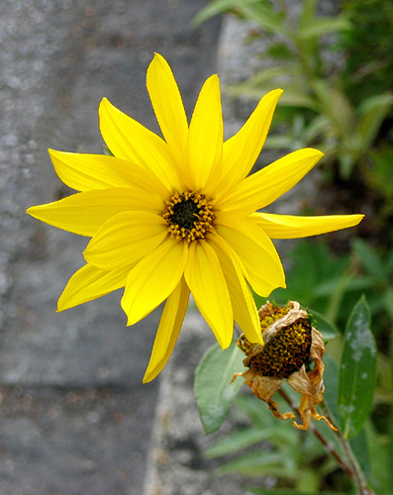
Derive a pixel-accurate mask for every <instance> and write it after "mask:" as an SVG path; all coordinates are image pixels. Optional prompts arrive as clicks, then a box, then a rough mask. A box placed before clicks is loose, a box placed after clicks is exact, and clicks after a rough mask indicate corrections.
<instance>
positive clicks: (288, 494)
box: [249, 486, 348, 495]
mask: <svg viewBox="0 0 393 495" xmlns="http://www.w3.org/2000/svg"><path fill="white" fill-rule="evenodd" d="M249 490H250V491H251V492H252V493H255V495H333V492H320V491H318V492H309V491H307V492H304V491H303V492H299V491H298V490H285V489H284V490H270V489H268V488H255V487H251V486H250V487H249ZM334 495H348V493H344V492H334Z"/></svg>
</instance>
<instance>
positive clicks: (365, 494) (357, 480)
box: [320, 402, 376, 495]
mask: <svg viewBox="0 0 393 495" xmlns="http://www.w3.org/2000/svg"><path fill="white" fill-rule="evenodd" d="M320 408H321V410H322V412H323V414H324V415H325V416H326V417H327V418H329V419H330V413H329V410H328V408H327V407H326V405H325V403H324V402H322V403H321V404H320ZM335 435H336V438H337V442H338V444H339V445H340V447H341V450H342V451H343V453H344V454H345V457H346V458H347V461H348V464H349V468H350V470H351V472H352V475H351V479H352V481H353V483H354V485H355V487H356V491H357V493H358V495H376V494H375V492H374V491H373V490H371V488H370V487H369V486H368V485H367V480H366V478H365V476H364V474H363V471H362V470H361V468H360V466H359V463H358V461H357V459H356V456H355V454H354V453H353V451H352V448H351V445H350V443H349V442H348V440H346V439H345V438H344V437H343V436H342V434H341V431H340V430H338V431H337V432H335Z"/></svg>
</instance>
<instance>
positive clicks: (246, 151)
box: [222, 89, 283, 190]
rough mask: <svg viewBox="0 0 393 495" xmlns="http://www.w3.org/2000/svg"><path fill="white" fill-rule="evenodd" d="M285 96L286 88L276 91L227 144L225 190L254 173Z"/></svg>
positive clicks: (225, 145) (225, 148)
mask: <svg viewBox="0 0 393 495" xmlns="http://www.w3.org/2000/svg"><path fill="white" fill-rule="evenodd" d="M282 93H283V91H282V89H275V90H274V91H270V92H269V93H268V94H267V95H265V96H264V97H263V98H262V99H261V101H260V102H259V103H258V106H257V107H256V109H255V110H254V111H253V113H252V114H251V115H250V117H249V119H248V120H247V122H246V123H245V124H244V125H243V127H242V128H241V129H240V131H239V132H237V133H236V134H235V135H234V136H232V137H231V138H230V139H228V140H227V141H225V143H224V159H223V167H224V173H223V177H222V183H223V187H224V188H225V189H227V190H230V189H231V188H232V187H233V186H234V185H235V184H236V183H237V182H239V181H240V180H241V179H243V178H244V177H246V176H247V175H248V174H249V173H250V170H251V168H252V167H253V165H254V163H255V162H256V160H257V158H258V156H259V154H260V152H261V149H262V147H263V145H264V144H265V140H266V136H267V133H268V131H269V127H270V124H271V121H272V118H273V113H274V110H275V109H276V106H277V102H278V100H279V98H280V96H281V95H282ZM224 184H225V185H224Z"/></svg>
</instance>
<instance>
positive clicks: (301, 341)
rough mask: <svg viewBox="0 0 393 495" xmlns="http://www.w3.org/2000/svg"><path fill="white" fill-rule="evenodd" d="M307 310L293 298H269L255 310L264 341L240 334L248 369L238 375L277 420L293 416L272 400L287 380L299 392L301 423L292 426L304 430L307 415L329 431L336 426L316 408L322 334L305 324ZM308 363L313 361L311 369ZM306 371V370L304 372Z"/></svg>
mask: <svg viewBox="0 0 393 495" xmlns="http://www.w3.org/2000/svg"><path fill="white" fill-rule="evenodd" d="M308 316H309V315H308V313H307V311H305V310H303V309H300V305H299V303H298V302H296V301H290V302H289V303H288V304H287V306H286V307H280V306H277V305H274V304H272V303H270V302H269V301H268V302H267V303H266V304H265V305H264V306H262V308H261V309H260V310H259V319H260V322H261V329H262V336H263V341H264V344H263V345H261V344H253V343H251V342H249V341H248V340H247V338H246V337H245V336H244V334H243V335H241V336H240V338H239V339H238V341H237V345H238V347H239V348H240V349H241V350H242V351H243V352H244V353H245V354H246V356H247V357H246V358H245V359H244V361H243V363H244V366H246V367H248V368H249V369H248V370H247V371H245V372H243V373H235V375H234V376H233V379H232V381H233V380H234V379H235V378H236V377H237V376H242V377H243V378H244V380H245V382H246V384H247V385H248V386H249V387H251V390H252V392H253V393H254V394H255V395H256V396H257V397H258V398H259V399H262V400H263V401H265V402H267V404H268V406H269V409H270V410H271V411H272V413H273V415H274V416H275V417H276V418H279V419H295V418H296V416H295V414H293V413H292V412H290V413H285V414H282V413H281V411H280V410H279V409H278V405H277V403H276V402H274V400H273V399H272V396H273V394H274V392H276V391H277V390H278V389H279V388H280V386H281V384H282V382H283V381H284V380H287V383H288V384H289V385H290V386H291V387H292V388H293V389H294V390H295V391H296V392H299V394H301V399H300V406H299V414H300V419H301V421H302V423H303V424H298V423H296V422H295V421H293V422H292V425H293V426H294V427H296V428H298V429H299V430H307V429H308V427H309V426H310V422H311V418H312V417H313V418H314V419H316V420H318V421H319V420H321V419H323V420H324V421H326V423H327V424H328V425H329V426H330V428H331V429H332V430H336V428H335V427H334V426H333V425H332V424H331V423H330V421H329V420H328V419H327V418H325V417H324V416H321V415H320V414H318V413H317V411H316V406H317V405H318V404H319V403H320V402H322V400H323V393H324V391H325V386H324V384H323V372H324V369H325V366H324V364H323V361H322V357H323V354H324V352H325V345H324V343H323V340H322V335H321V333H320V332H318V330H317V329H316V328H314V327H312V326H311V325H310V323H309V318H308ZM312 362H314V366H313V369H312V370H311V369H310V367H311V366H312ZM308 370H309V371H308Z"/></svg>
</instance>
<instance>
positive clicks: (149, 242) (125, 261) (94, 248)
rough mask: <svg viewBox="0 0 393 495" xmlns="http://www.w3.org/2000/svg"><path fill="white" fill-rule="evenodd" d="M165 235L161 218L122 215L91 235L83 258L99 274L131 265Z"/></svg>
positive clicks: (141, 213) (139, 213) (133, 213)
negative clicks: (102, 271)
mask: <svg viewBox="0 0 393 495" xmlns="http://www.w3.org/2000/svg"><path fill="white" fill-rule="evenodd" d="M167 235H168V226H167V224H166V222H165V220H164V219H163V218H162V216H161V215H157V214H156V213H152V212H149V211H126V212H124V213H120V214H119V215H116V216H114V217H112V218H110V219H109V220H108V221H107V222H105V223H104V225H103V226H102V227H101V228H100V229H99V230H98V232H97V233H96V234H95V235H94V237H93V238H92V240H91V241H90V242H89V244H88V245H87V247H86V249H85V251H84V253H83V256H84V257H85V260H86V261H87V262H88V263H90V264H91V265H94V266H95V267H97V268H101V269H102V270H115V269H117V268H120V267H122V266H123V267H124V266H129V265H131V264H135V263H136V262H138V261H139V260H140V259H141V258H143V257H144V256H147V255H148V254H150V253H151V252H152V251H153V250H154V249H155V248H156V247H157V246H159V245H160V244H161V242H162V241H163V240H164V239H165V237H166V236H167Z"/></svg>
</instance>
